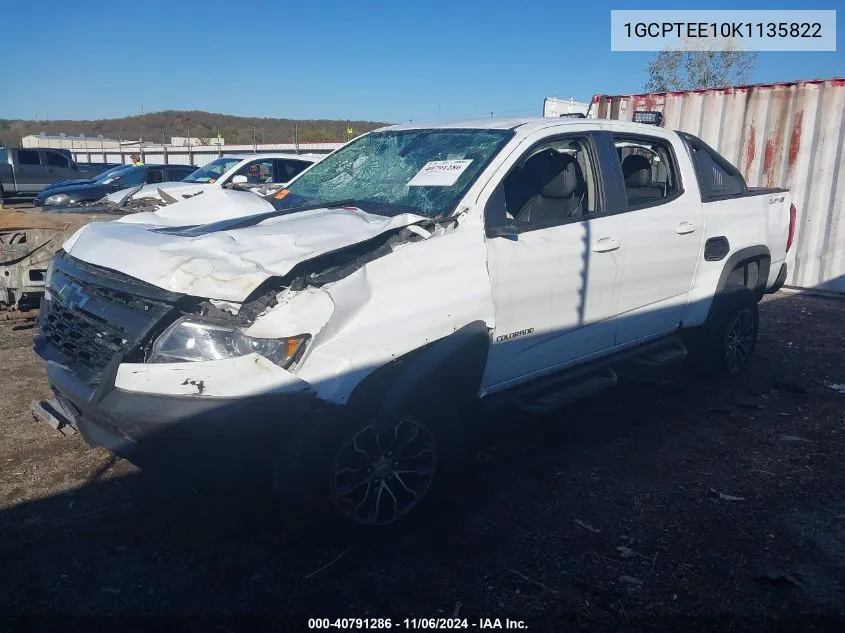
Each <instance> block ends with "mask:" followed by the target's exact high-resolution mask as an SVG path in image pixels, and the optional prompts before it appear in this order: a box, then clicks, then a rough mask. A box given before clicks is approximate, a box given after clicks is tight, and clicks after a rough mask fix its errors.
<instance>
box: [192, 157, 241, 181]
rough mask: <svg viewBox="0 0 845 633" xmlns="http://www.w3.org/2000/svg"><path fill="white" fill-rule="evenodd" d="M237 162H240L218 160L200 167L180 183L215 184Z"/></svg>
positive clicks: (232, 159)
mask: <svg viewBox="0 0 845 633" xmlns="http://www.w3.org/2000/svg"><path fill="white" fill-rule="evenodd" d="M239 162H241V159H240V158H218V159H217V160H213V161H211V162H210V163H208V165H205V166H203V167H200V168H199V169H197V170H196V171H195V172H193V173H191V174H188V175H187V176H186V177H185V178H183V179H182V182H202V183H210V182H215V181H216V180H217V179H218V178H220V176H222V175H223V174H225V173H226V172H227V171H229V170H230V169H232V167H234V166H235V165H237V164H238V163H239Z"/></svg>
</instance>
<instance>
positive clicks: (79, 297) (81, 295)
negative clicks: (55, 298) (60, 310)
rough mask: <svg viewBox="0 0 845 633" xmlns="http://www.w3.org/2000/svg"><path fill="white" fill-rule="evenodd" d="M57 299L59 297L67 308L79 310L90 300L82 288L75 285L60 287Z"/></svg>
mask: <svg viewBox="0 0 845 633" xmlns="http://www.w3.org/2000/svg"><path fill="white" fill-rule="evenodd" d="M59 297H61V299H62V301H63V302H64V303H65V304H66V305H67V307H68V308H81V307H82V306H84V305H85V304H86V303H88V300H89V299H90V298H91V297H89V296H88V295H87V294H86V293H85V291H84V290H83V289H82V286H80V285H79V284H75V283H69V284H65V285H64V286H62V287H61V290H59Z"/></svg>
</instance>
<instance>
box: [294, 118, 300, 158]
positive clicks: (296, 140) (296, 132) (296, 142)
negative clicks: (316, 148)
mask: <svg viewBox="0 0 845 633" xmlns="http://www.w3.org/2000/svg"><path fill="white" fill-rule="evenodd" d="M293 146H294V147H295V148H296V153H297V154H299V124H298V123H294V124H293Z"/></svg>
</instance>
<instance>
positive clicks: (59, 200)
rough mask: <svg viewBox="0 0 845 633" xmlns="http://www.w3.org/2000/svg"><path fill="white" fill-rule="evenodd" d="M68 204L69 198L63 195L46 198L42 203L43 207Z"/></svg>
mask: <svg viewBox="0 0 845 633" xmlns="http://www.w3.org/2000/svg"><path fill="white" fill-rule="evenodd" d="M68 202H70V196H66V195H65V194H63V193H57V194H56V195H53V196H47V199H46V200H45V201H44V204H45V205H53V204H67V203H68Z"/></svg>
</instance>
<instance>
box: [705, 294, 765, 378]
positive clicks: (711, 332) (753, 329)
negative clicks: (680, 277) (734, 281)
mask: <svg viewBox="0 0 845 633" xmlns="http://www.w3.org/2000/svg"><path fill="white" fill-rule="evenodd" d="M759 326H760V314H759V310H758V308H757V298H756V297H755V295H754V293H753V292H752V291H751V290H749V289H748V288H746V287H745V286H736V285H731V286H728V287H727V288H726V289H725V291H724V293H723V294H720V295H719V296H718V297H716V298H715V299H714V305H713V308H712V310H711V312H710V315H709V316H708V318H707V322H706V323H705V325H704V326H702V328H701V329H700V331H696V332H695V334H694V335H693V337H692V341H691V345H690V347H691V349H692V351H693V360H694V361H695V365H696V368H697V369H698V370H699V372H700V373H703V374H704V375H706V376H709V377H713V378H731V377H733V376H737V375H739V374H741V373H742V372H743V371H745V369H746V368H747V366H748V363H749V362H750V360H751V358H752V356H753V354H754V350H755V349H756V347H757V336H758V332H759Z"/></svg>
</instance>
